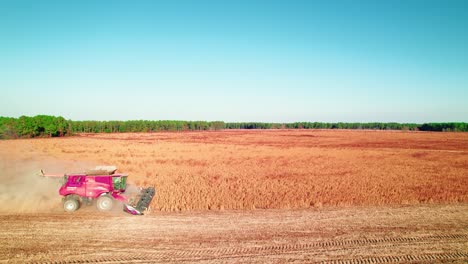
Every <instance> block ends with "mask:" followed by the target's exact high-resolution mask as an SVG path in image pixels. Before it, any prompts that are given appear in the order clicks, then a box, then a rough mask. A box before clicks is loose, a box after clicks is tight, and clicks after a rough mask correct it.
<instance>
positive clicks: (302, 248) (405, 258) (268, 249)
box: [33, 234, 468, 264]
mask: <svg viewBox="0 0 468 264" xmlns="http://www.w3.org/2000/svg"><path fill="white" fill-rule="evenodd" d="M441 240H442V241H443V242H449V241H453V242H458V241H460V242H461V243H463V242H466V241H467V240H468V234H446V235H431V236H417V237H416V236H415V237H384V238H369V239H355V240H329V241H319V242H315V243H307V244H282V245H271V246H262V247H250V248H240V247H233V248H221V249H201V250H177V251H176V250H170V251H169V250H164V251H160V252H157V251H156V250H155V251H151V252H142V251H139V252H136V253H135V252H127V254H125V255H117V256H102V257H92V258H89V259H88V258H86V255H81V256H80V259H78V258H77V259H73V260H67V261H52V260H50V261H45V262H33V263H53V264H69V263H116V262H130V263H132V262H133V263H137V262H149V261H160V262H175V261H176V262H194V261H210V260H212V261H215V260H229V259H231V260H233V259H239V258H251V257H263V256H265V257H266V256H273V255H289V254H297V253H305V254H307V253H311V252H312V249H338V250H346V249H350V248H351V249H352V248H359V247H366V246H379V247H383V248H392V247H401V246H405V244H408V243H410V244H412V243H417V244H432V243H434V242H437V241H441ZM287 259H289V261H292V262H294V260H298V261H305V260H304V259H293V258H287ZM459 259H463V260H468V252H452V253H434V254H414V255H413V254H411V255H401V256H377V257H363V258H358V259H343V260H331V261H328V262H322V263H328V264H332V263H333V264H345V263H346V264H352V263H357V264H361V263H392V262H413V261H434V260H459ZM307 262H316V260H314V259H310V260H308V261H307Z"/></svg>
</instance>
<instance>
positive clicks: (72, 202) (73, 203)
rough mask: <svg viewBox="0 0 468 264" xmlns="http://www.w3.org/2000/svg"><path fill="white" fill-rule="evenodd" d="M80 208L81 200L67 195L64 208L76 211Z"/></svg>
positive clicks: (68, 210)
mask: <svg viewBox="0 0 468 264" xmlns="http://www.w3.org/2000/svg"><path fill="white" fill-rule="evenodd" d="M78 208H80V201H78V200H77V199H75V198H74V197H67V198H66V199H65V201H63V209H65V211H66V212H74V211H76V210H78Z"/></svg>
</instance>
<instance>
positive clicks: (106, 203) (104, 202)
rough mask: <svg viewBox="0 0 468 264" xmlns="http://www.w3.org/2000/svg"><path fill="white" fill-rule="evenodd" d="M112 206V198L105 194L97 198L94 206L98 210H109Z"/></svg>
mask: <svg viewBox="0 0 468 264" xmlns="http://www.w3.org/2000/svg"><path fill="white" fill-rule="evenodd" d="M113 206H114V199H113V198H112V197H111V196H110V195H108V194H106V195H103V196H100V197H99V198H98V199H97V202H96V207H97V209H98V210H99V211H110V210H112V207H113Z"/></svg>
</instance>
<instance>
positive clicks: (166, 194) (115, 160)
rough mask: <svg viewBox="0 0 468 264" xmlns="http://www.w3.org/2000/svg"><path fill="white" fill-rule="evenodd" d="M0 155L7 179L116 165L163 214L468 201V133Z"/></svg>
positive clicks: (150, 136) (113, 145)
mask: <svg viewBox="0 0 468 264" xmlns="http://www.w3.org/2000/svg"><path fill="white" fill-rule="evenodd" d="M0 154H1V156H2V164H1V165H2V170H4V171H10V172H12V173H10V175H4V176H2V177H9V178H12V177H15V175H14V174H17V173H15V171H17V170H21V169H24V167H27V168H28V169H29V171H32V170H33V169H34V170H39V169H40V168H44V169H45V170H46V171H48V172H58V171H63V170H66V171H70V170H75V171H76V170H80V169H82V170H84V169H85V168H86V167H85V166H87V167H90V166H94V165H98V164H109V165H116V166H118V168H119V171H122V172H128V173H130V181H131V182H133V183H134V184H136V185H144V186H148V185H154V186H156V188H157V190H158V192H157V195H156V197H155V200H154V202H153V204H152V209H153V210H162V211H185V210H206V209H209V210H223V209H255V208H269V209H271V208H274V209H279V208H283V209H294V208H310V207H322V206H356V205H358V206H363V205H364V206H367V205H384V204H393V205H398V204H419V203H466V202H468V133H428V132H405V131H389V132H388V131H348V130H290V131H289V130H263V131H259V130H255V131H245V130H242V131H232V130H229V131H207V132H181V133H176V132H174V133H168V132H163V133H140V134H137V133H127V134H82V135H79V136H75V137H69V138H52V139H23V140H10V141H0ZM27 164H28V165H27ZM29 171H28V172H29ZM47 195H48V194H47ZM0 198H1V196H0ZM57 207H59V205H57Z"/></svg>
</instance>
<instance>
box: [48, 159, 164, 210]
mask: <svg viewBox="0 0 468 264" xmlns="http://www.w3.org/2000/svg"><path fill="white" fill-rule="evenodd" d="M116 171H117V168H116V167H115V166H98V167H96V168H94V169H92V170H87V171H85V172H84V173H73V174H45V173H44V172H43V171H42V170H41V176H45V177H57V178H58V177H63V184H62V186H61V187H60V189H59V194H60V195H61V196H63V199H62V201H63V209H64V210H65V211H67V212H73V211H76V210H78V209H79V208H80V206H81V205H83V204H87V205H90V204H92V202H93V201H94V200H96V208H97V209H98V210H99V211H110V210H112V208H113V207H114V204H115V201H120V202H122V203H123V206H124V207H123V210H124V211H125V212H127V213H129V214H132V215H142V214H143V213H144V212H145V211H147V209H148V207H149V205H150V203H151V200H153V197H154V195H155V193H156V191H155V189H154V187H148V188H140V192H139V193H138V194H134V195H133V197H127V196H125V195H123V193H125V191H126V190H127V177H128V174H120V173H116Z"/></svg>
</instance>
